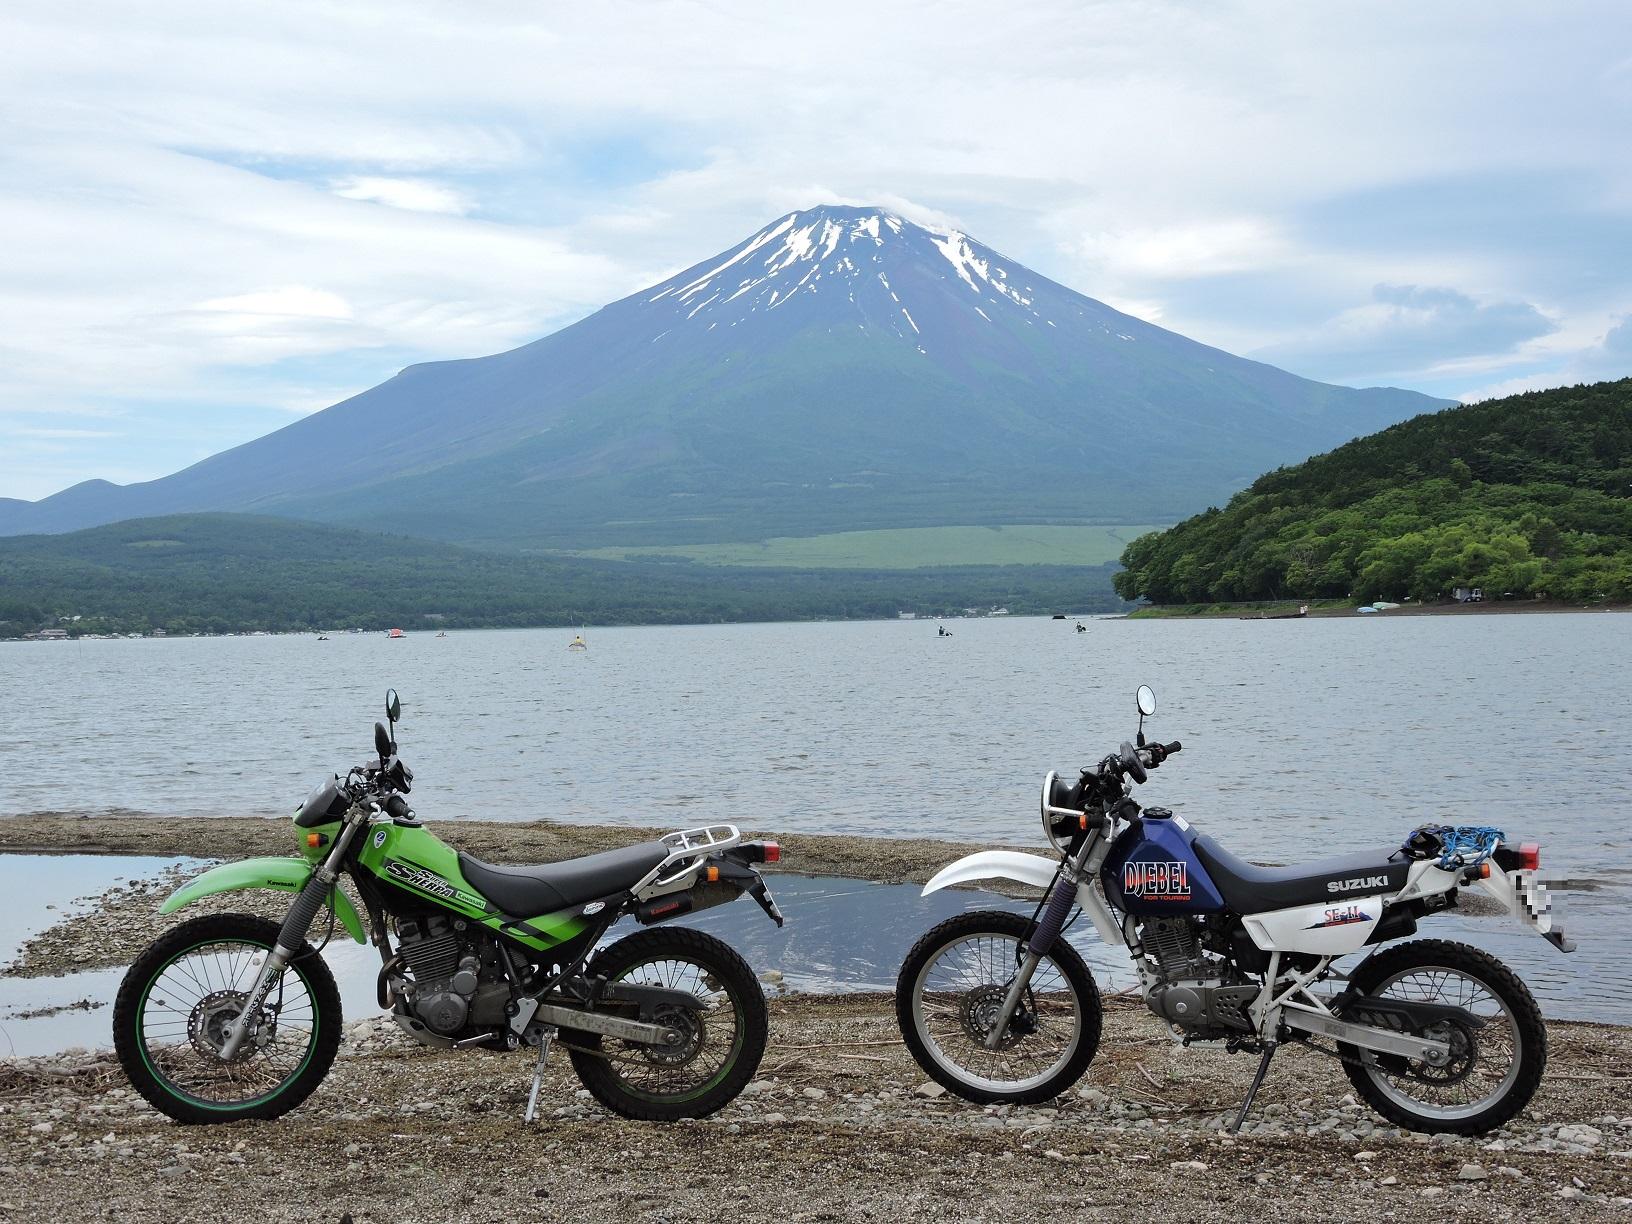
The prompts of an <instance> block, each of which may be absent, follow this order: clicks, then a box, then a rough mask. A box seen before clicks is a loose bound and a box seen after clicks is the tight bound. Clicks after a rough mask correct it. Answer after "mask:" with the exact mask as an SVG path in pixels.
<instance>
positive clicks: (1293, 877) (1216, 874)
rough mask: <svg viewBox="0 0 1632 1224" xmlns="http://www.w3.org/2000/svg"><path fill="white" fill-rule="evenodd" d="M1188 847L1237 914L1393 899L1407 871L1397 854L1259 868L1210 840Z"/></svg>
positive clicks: (1383, 852)
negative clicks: (1360, 899)
mask: <svg viewBox="0 0 1632 1224" xmlns="http://www.w3.org/2000/svg"><path fill="white" fill-rule="evenodd" d="M1190 845H1191V849H1192V850H1193V851H1195V855H1196V858H1197V859H1198V860H1200V862H1201V865H1202V866H1203V867H1204V868H1206V870H1207V874H1208V876H1209V877H1211V879H1212V881H1213V884H1214V885H1215V886H1216V887H1217V889H1218V892H1219V895H1220V896H1222V897H1223V898H1224V904H1226V905H1228V906H1229V907H1230V908H1231V909H1232V910H1234V911H1235V912H1236V913H1238V914H1260V913H1263V912H1264V911H1265V910H1278V909H1289V908H1291V907H1292V906H1295V905H1320V904H1335V903H1336V902H1339V901H1346V900H1352V899H1354V898H1357V897H1371V896H1376V895H1377V894H1378V893H1396V892H1399V891H1400V889H1402V888H1404V887H1405V877H1406V874H1407V872H1408V871H1409V869H1410V866H1411V863H1410V860H1409V859H1407V858H1405V856H1404V855H1401V854H1400V852H1399V850H1398V848H1391V849H1388V850H1372V851H1368V852H1366V853H1363V854H1344V855H1339V856H1338V857H1336V858H1325V859H1318V860H1316V861H1315V862H1313V863H1299V864H1298V865H1297V866H1295V867H1260V866H1259V865H1258V864H1257V863H1249V862H1247V861H1245V860H1244V859H1238V858H1236V857H1235V855H1233V854H1231V853H1230V852H1229V851H1228V850H1226V849H1224V847H1223V846H1221V845H1219V844H1218V843H1217V842H1216V841H1214V840H1213V839H1212V838H1210V837H1197V838H1196V839H1195V840H1194V841H1193V842H1191V844H1190ZM1379 881H1380V882H1379Z"/></svg>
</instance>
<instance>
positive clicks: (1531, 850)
mask: <svg viewBox="0 0 1632 1224" xmlns="http://www.w3.org/2000/svg"><path fill="white" fill-rule="evenodd" d="M1519 870H1520V871H1540V870H1541V843H1540V842H1525V843H1524V844H1523V845H1521V846H1520V847H1519Z"/></svg>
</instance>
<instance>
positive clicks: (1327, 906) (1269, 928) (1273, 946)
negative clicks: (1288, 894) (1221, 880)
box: [1242, 893, 1390, 956]
mask: <svg viewBox="0 0 1632 1224" xmlns="http://www.w3.org/2000/svg"><path fill="white" fill-rule="evenodd" d="M1388 900H1390V897H1389V895H1388V894H1386V893H1378V894H1377V895H1376V896H1371V897H1350V898H1346V899H1345V900H1342V901H1328V902H1322V903H1321V904H1318V905H1295V906H1293V907H1292V908H1291V909H1280V910H1266V911H1265V912H1264V913H1262V914H1246V915H1243V917H1242V921H1243V922H1244V923H1246V927H1247V934H1249V935H1251V936H1252V942H1253V943H1255V944H1257V945H1258V946H1259V947H1260V948H1263V949H1264V950H1265V951H1267V952H1275V951H1279V952H1312V953H1314V954H1315V955H1316V956H1342V955H1344V954H1345V953H1348V952H1358V951H1359V950H1360V949H1361V948H1363V947H1364V946H1365V944H1366V940H1368V939H1370V938H1371V933H1372V932H1373V931H1374V930H1376V929H1377V920H1378V919H1379V918H1381V917H1382V916H1383V904H1384V902H1386V901H1388Z"/></svg>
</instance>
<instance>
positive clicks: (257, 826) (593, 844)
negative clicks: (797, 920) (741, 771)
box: [0, 812, 1042, 884]
mask: <svg viewBox="0 0 1632 1224" xmlns="http://www.w3.org/2000/svg"><path fill="white" fill-rule="evenodd" d="M431 827H432V828H434V830H435V832H436V834H437V836H438V837H441V838H442V839H443V840H444V841H446V842H449V843H450V844H452V845H455V846H457V847H458V848H459V849H460V850H463V851H465V852H466V853H467V854H473V855H475V856H476V857H477V858H479V859H486V860H489V861H492V862H495V863H553V862H556V861H558V860H560V859H567V858H576V857H578V856H579V855H584V854H595V853H597V852H598V851H601V850H614V849H617V848H618V847H621V846H632V845H634V844H636V843H637V842H643V841H650V840H651V839H652V838H654V837H657V836H659V835H660V834H662V833H664V832H666V831H667V830H666V829H654V828H651V827H649V826H648V827H642V828H635V827H631V826H628V825H567V824H552V823H550V822H549V821H543V820H537V821H498V820H443V821H438V822H436V823H435V824H434V825H432V826H431ZM295 833H296V830H295V828H294V826H293V825H291V824H290V822H289V820H288V818H287V817H277V816H226V815H223V816H152V815H145V814H137V813H128V814H127V813H118V812H112V813H109V812H99V813H91V814H87V813H78V812H25V813H22V814H19V815H15V816H0V854H152V855H188V856H191V857H195V858H247V857H249V856H250V855H254V854H294V853H296V850H297V847H296V838H295ZM743 833H744V836H746V837H774V838H776V839H777V840H778V841H780V842H781V843H782V854H783V861H782V863H781V864H780V865H777V864H769V865H767V866H766V868H765V870H766V871H771V872H774V871H793V872H795V873H797V874H799V875H823V876H846V877H849V878H850V879H856V880H871V881H873V882H875V883H880V884H901V883H905V882H909V881H911V882H916V883H919V884H922V883H923V882H924V881H926V880H928V879H929V877H930V876H932V875H934V874H935V873H936V872H937V871H939V870H940V869H941V868H942V867H944V866H946V865H947V864H948V863H950V862H951V861H952V860H953V859H955V858H958V857H960V856H961V855H965V854H971V853H973V852H974V851H976V850H998V849H1021V850H1032V851H1034V852H1039V853H1040V852H1042V851H1041V850H1040V848H1039V846H1037V845H1030V846H1019V847H1014V846H991V845H978V846H977V845H970V844H968V843H965V842H951V841H936V840H933V839H926V838H904V837H903V838H894V837H851V836H842V835H836V834H820V833H768V832H763V831H762V832H750V831H748V830H744V831H743ZM1040 836H1041V834H1039V838H1040Z"/></svg>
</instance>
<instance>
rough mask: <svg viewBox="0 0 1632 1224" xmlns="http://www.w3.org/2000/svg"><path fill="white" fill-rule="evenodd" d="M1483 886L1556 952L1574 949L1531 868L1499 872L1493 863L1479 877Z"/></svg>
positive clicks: (1548, 896) (1551, 902) (1546, 890)
mask: <svg viewBox="0 0 1632 1224" xmlns="http://www.w3.org/2000/svg"><path fill="white" fill-rule="evenodd" d="M1478 883H1479V887H1480V888H1482V889H1484V890H1485V891H1486V892H1487V893H1489V894H1490V895H1491V896H1492V897H1494V898H1495V899H1496V900H1497V901H1500V902H1501V903H1502V905H1503V906H1504V907H1506V909H1507V912H1508V913H1509V914H1511V915H1512V916H1513V917H1515V918H1518V919H1520V920H1522V921H1523V922H1524V923H1526V924H1527V925H1529V926H1531V927H1534V928H1535V930H1536V933H1537V934H1538V935H1540V936H1541V937H1542V938H1543V939H1545V940H1546V941H1547V942H1548V943H1550V944H1552V945H1553V946H1554V947H1555V948H1557V949H1558V950H1559V951H1560V952H1574V951H1575V940H1573V939H1571V938H1570V937H1569V936H1568V935H1566V934H1564V928H1563V927H1562V926H1561V925H1560V924H1559V922H1558V920H1557V918H1556V916H1555V915H1554V914H1553V895H1552V893H1551V892H1549V891H1548V889H1547V885H1546V884H1544V883H1543V882H1542V880H1541V877H1540V876H1539V875H1537V874H1536V873H1535V872H1534V871H1502V870H1501V869H1500V868H1498V867H1497V866H1496V864H1495V863H1494V862H1492V863H1491V865H1490V874H1489V875H1488V876H1486V877H1485V878H1484V879H1482V880H1480V881H1479V882H1478Z"/></svg>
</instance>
